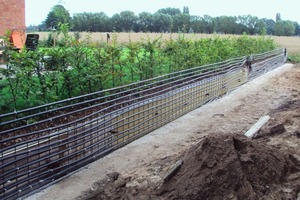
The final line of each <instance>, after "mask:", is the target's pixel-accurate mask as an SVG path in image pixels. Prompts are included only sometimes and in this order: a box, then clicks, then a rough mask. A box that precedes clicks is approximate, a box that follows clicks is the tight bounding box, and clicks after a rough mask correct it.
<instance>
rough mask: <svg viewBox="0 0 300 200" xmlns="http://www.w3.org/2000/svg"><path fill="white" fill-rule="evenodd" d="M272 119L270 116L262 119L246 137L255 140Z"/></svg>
mask: <svg viewBox="0 0 300 200" xmlns="http://www.w3.org/2000/svg"><path fill="white" fill-rule="evenodd" d="M269 119H270V116H269V115H267V116H263V117H261V118H260V119H259V120H258V121H257V122H256V123H255V124H254V125H253V126H252V127H251V128H250V129H249V130H248V131H247V132H246V133H245V135H246V136H247V137H249V138H255V136H256V135H257V132H258V131H259V130H260V129H261V128H262V127H263V125H264V124H265V123H267V122H268V121H269Z"/></svg>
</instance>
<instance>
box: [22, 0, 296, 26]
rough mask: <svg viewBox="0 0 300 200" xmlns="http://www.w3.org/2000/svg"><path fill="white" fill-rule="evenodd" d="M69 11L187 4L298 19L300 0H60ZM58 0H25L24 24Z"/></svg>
mask: <svg viewBox="0 0 300 200" xmlns="http://www.w3.org/2000/svg"><path fill="white" fill-rule="evenodd" d="M62 1H63V3H62V5H63V6H64V7H65V8H66V9H67V10H69V12H70V14H71V15H72V14H74V13H82V12H104V13H106V14H107V15H108V16H109V17H111V16H112V15H113V14H116V13H120V12H121V11H124V10H130V11H133V12H135V14H136V15H137V14H139V13H140V12H143V11H147V12H150V13H154V12H156V11H157V10H158V9H160V8H167V7H172V8H179V9H181V10H182V8H183V6H188V7H189V10H190V14H191V15H199V16H203V15H210V16H212V17H216V16H222V15H227V16H238V15H248V14H250V15H253V16H257V17H259V18H269V19H274V20H275V16H276V13H280V14H281V18H282V19H283V20H291V21H296V22H298V23H300V12H299V0H286V1H283V0H223V1H222V0H62ZM58 2H59V0H25V4H26V10H25V12H26V25H27V26H28V25H38V24H40V23H41V22H42V21H44V20H45V19H46V17H47V14H48V13H49V12H50V10H51V8H52V7H53V6H54V5H56V4H58Z"/></svg>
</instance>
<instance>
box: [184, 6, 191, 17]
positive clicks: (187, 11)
mask: <svg viewBox="0 0 300 200" xmlns="http://www.w3.org/2000/svg"><path fill="white" fill-rule="evenodd" d="M183 14H187V15H190V9H189V7H188V6H183Z"/></svg>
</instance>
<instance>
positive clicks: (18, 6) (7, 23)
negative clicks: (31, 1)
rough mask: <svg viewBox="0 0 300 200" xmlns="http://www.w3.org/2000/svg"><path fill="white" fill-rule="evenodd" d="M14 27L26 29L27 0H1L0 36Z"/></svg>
mask: <svg viewBox="0 0 300 200" xmlns="http://www.w3.org/2000/svg"><path fill="white" fill-rule="evenodd" d="M12 29H24V30H25V29H26V25H25V0H0V36H1V35H4V34H5V32H6V31H7V30H12Z"/></svg>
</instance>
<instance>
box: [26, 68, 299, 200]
mask: <svg viewBox="0 0 300 200" xmlns="http://www.w3.org/2000/svg"><path fill="white" fill-rule="evenodd" d="M299 99H300V67H299V66H294V65H292V64H286V65H284V66H282V67H279V68H277V69H275V70H273V71H272V72H268V73H267V74H265V75H263V76H261V77H259V78H257V79H255V80H253V81H251V82H249V83H247V84H245V85H243V86H241V87H240V88H238V89H237V90H235V91H233V92H231V93H230V94H229V95H227V96H225V97H223V98H221V99H218V100H216V101H214V102H212V103H209V104H207V105H205V106H203V107H201V108H199V109H197V110H195V111H193V112H191V113H189V114H187V115H185V116H183V117H181V118H179V119H177V120H175V121H173V122H172V123H169V124H167V125H166V126H164V127H162V128H160V129H158V130H156V131H153V132H152V133H150V134H148V135H146V136H144V137H143V138H141V139H139V140H137V141H135V142H132V143H131V144H129V145H127V146H125V147H123V148H122V149H119V150H117V151H115V152H113V153H111V154H110V155H108V156H106V157H104V158H102V159H100V160H98V161H96V162H94V163H92V164H90V165H88V166H86V167H84V168H83V169H82V170H80V171H78V172H76V173H74V174H73V175H71V176H69V177H68V178H65V179H63V180H61V181H59V182H58V183H57V184H55V185H53V186H50V187H48V188H47V189H45V190H43V191H41V192H39V193H37V194H35V195H33V196H30V197H28V198H27V200H34V199H43V200H52V199H57V200H60V199H61V200H67V199H88V198H90V199H92V197H95V196H96V195H97V194H99V192H100V193H101V191H100V190H103V187H104V186H105V185H106V184H107V183H108V181H107V180H108V178H109V179H115V180H116V181H115V183H114V185H115V186H116V185H117V187H116V188H120V187H123V188H124V187H126V188H128V187H131V188H138V189H139V190H140V191H141V190H143V191H144V193H147V191H149V188H151V187H152V186H154V185H157V184H159V183H161V181H162V178H163V177H164V175H165V174H166V172H167V171H168V169H169V168H170V167H171V166H172V165H173V164H175V163H176V162H177V161H178V160H179V159H181V158H182V157H183V155H184V154H185V153H187V152H188V150H189V148H190V147H191V146H193V145H195V144H197V143H198V142H199V141H200V140H201V139H203V138H204V137H205V136H208V135H214V136H217V135H222V134H237V135H243V134H244V133H245V132H246V131H247V130H248V129H249V128H250V127H251V126H252V125H253V124H254V123H255V122H256V121H257V120H258V119H259V118H260V117H261V116H263V115H267V114H268V115H270V117H271V120H270V121H269V123H268V124H267V125H266V126H265V127H264V129H262V131H261V134H262V135H264V137H262V138H258V139H256V140H255V141H258V142H262V143H264V144H267V146H271V147H273V148H276V149H278V150H279V151H280V152H284V153H288V154H290V155H293V156H294V157H293V158H294V159H296V160H298V161H297V162H300V156H299V155H300V145H299V144H300V139H299V137H300V133H299V131H300V100H299ZM276 125H283V126H284V128H285V130H286V131H285V132H284V133H282V134H276V135H270V134H269V133H270V129H271V128H272V127H274V126H276ZM293 176H294V178H295V176H296V179H297V180H300V174H299V173H298V174H296V175H294V174H293ZM118 177H122V178H118ZM101 188H102V189H101ZM297 190H298V189H297ZM299 190H300V186H299ZM112 191H114V192H112V193H111V194H110V195H111V199H117V197H118V196H114V194H113V193H116V189H114V190H112ZM118 191H119V190H117V192H118ZM130 191H131V194H128V195H127V196H126V195H125V196H126V197H124V199H131V196H134V193H135V192H137V191H134V190H132V189H131V190H130ZM289 191H290V192H294V193H295V190H293V191H292V190H291V189H289V188H287V189H286V192H287V193H288V192H289ZM298 192H299V191H296V193H297V194H298ZM120 193H121V192H120ZM126 194H127V193H126ZM274 194H277V193H274ZM297 194H296V195H297ZM230 195H232V194H230ZM294 195H295V194H294ZM299 195H300V194H299ZM298 198H299V199H300V196H299V197H298ZM149 199H150V198H149ZM232 199H234V197H233V198H232ZM274 199H276V196H274Z"/></svg>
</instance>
